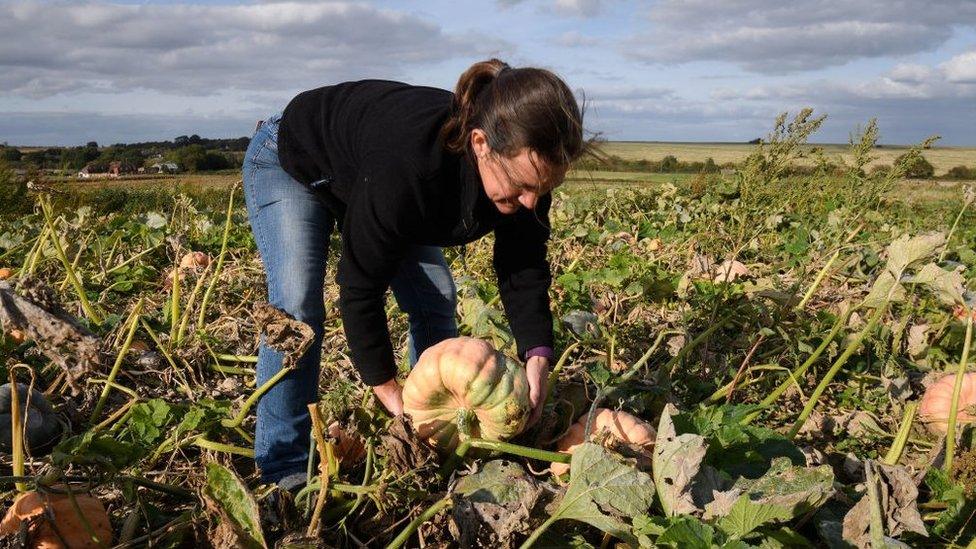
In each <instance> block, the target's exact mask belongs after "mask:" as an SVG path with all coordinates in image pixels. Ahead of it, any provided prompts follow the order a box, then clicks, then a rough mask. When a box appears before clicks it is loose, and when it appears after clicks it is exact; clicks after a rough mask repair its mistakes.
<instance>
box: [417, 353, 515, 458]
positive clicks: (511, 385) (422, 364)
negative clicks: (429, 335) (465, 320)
mask: <svg viewBox="0 0 976 549" xmlns="http://www.w3.org/2000/svg"><path fill="white" fill-rule="evenodd" d="M530 411H531V406H530V404H529V381H528V378H527V377H526V376H525V368H523V367H522V366H521V365H519V364H516V363H515V362H513V361H512V360H510V359H508V358H507V357H505V355H503V354H502V353H500V352H498V351H496V350H495V349H494V348H493V347H492V346H491V345H490V344H489V343H488V342H486V341H482V340H480V339H475V338H472V337H456V338H451V339H446V340H444V341H441V342H440V343H438V344H436V345H434V346H432V347H430V348H428V349H427V350H426V351H424V353H423V354H422V355H420V360H418V361H417V365H416V366H414V368H413V370H412V371H411V372H410V375H409V376H408V377H407V380H406V381H405V382H404V384H403V412H404V413H405V414H409V415H410V418H411V419H412V420H413V428H414V429H415V430H416V431H417V434H418V435H420V437H421V438H424V439H427V440H428V441H429V442H430V443H431V444H432V445H433V446H435V447H437V448H440V449H442V450H452V449H454V448H455V447H456V446H457V445H458V442H459V441H460V437H461V435H460V434H459V430H461V431H467V433H468V434H469V435H470V436H472V437H480V438H484V439H488V440H506V439H509V438H511V437H513V436H515V435H517V434H519V433H521V432H522V429H524V428H525V424H526V422H528V419H529V412H530Z"/></svg>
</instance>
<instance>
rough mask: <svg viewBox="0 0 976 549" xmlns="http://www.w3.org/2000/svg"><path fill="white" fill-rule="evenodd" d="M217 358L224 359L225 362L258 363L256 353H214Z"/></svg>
mask: <svg viewBox="0 0 976 549" xmlns="http://www.w3.org/2000/svg"><path fill="white" fill-rule="evenodd" d="M214 356H215V357H216V358H217V360H223V361H225V362H248V363H251V364H257V362H258V357H257V356H255V355H224V354H217V355H214Z"/></svg>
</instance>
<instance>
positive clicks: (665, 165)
mask: <svg viewBox="0 0 976 549" xmlns="http://www.w3.org/2000/svg"><path fill="white" fill-rule="evenodd" d="M660 170H661V173H674V172H676V171H677V170H678V159H677V158H676V157H675V156H674V155H671V154H669V155H667V156H665V157H664V158H662V159H661V168H660Z"/></svg>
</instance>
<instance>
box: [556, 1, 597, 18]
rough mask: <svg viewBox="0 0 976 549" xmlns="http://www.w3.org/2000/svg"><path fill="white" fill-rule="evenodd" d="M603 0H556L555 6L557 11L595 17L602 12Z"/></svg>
mask: <svg viewBox="0 0 976 549" xmlns="http://www.w3.org/2000/svg"><path fill="white" fill-rule="evenodd" d="M602 4H603V2H602V0H555V1H554V2H553V7H554V8H555V9H556V12H557V13H563V14H566V15H574V16H578V17H593V16H594V15H597V14H598V13H600V9H601V8H602Z"/></svg>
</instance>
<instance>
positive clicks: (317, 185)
mask: <svg viewBox="0 0 976 549" xmlns="http://www.w3.org/2000/svg"><path fill="white" fill-rule="evenodd" d="M333 181H334V180H333V178H332V177H331V176H326V177H323V178H322V179H319V180H318V181H312V182H311V183H310V184H309V187H311V188H312V189H314V190H319V189H321V188H323V187H328V186H329V185H332V182H333Z"/></svg>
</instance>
